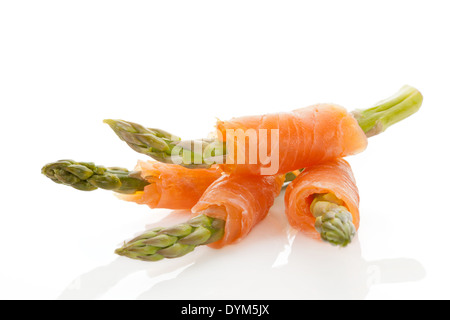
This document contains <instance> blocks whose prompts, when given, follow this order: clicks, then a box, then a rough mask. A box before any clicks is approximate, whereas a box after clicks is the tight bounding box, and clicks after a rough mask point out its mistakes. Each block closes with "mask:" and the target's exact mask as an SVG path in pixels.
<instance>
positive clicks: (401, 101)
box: [104, 86, 423, 168]
mask: <svg viewBox="0 0 450 320" xmlns="http://www.w3.org/2000/svg"><path fill="white" fill-rule="evenodd" d="M422 101H423V96H422V94H421V93H420V92H419V91H418V90H417V89H415V88H413V87H411V86H404V87H403V88H402V89H401V90H400V91H399V92H398V93H397V94H395V95H393V96H392V97H390V98H388V99H386V100H383V101H381V102H379V103H377V104H376V105H375V106H373V107H371V108H368V109H365V110H355V111H353V112H352V114H353V116H354V117H355V118H356V120H357V121H358V124H359V125H360V127H361V128H362V129H363V131H364V132H365V134H366V136H367V137H372V136H375V135H377V134H379V133H381V132H383V131H384V130H386V129H387V128H388V127H390V126H392V125H393V124H395V123H397V122H399V121H401V120H404V119H406V118H408V117H409V116H411V115H412V114H414V113H415V112H417V111H418V110H419V109H420V107H421V105H422ZM104 122H105V123H107V124H109V126H110V127H111V128H112V129H113V130H114V132H115V133H116V134H117V136H118V137H119V138H120V139H122V140H123V141H125V142H126V143H127V144H128V145H129V146H130V147H131V148H132V149H133V150H135V151H137V152H139V153H143V154H145V155H148V156H150V157H152V158H154V159H155V160H158V161H161V162H165V163H175V164H180V165H183V166H185V167H189V168H204V167H209V166H211V165H212V164H214V163H216V162H215V161H216V159H220V161H219V163H223V160H224V159H225V158H226V144H224V143H222V142H218V141H214V140H192V141H181V140H180V139H179V138H178V137H175V138H174V137H171V138H170V137H169V136H168V135H163V134H161V133H160V131H158V130H156V129H146V128H144V127H143V126H141V125H138V124H135V123H132V122H127V121H124V120H111V119H108V120H105V121H104ZM166 134H167V133H166Z"/></svg>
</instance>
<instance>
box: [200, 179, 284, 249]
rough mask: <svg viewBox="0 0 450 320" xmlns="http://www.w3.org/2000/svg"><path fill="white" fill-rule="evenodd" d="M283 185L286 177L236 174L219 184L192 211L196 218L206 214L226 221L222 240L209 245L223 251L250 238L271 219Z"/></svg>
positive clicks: (204, 195)
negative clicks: (259, 224)
mask: <svg viewBox="0 0 450 320" xmlns="http://www.w3.org/2000/svg"><path fill="white" fill-rule="evenodd" d="M283 182H284V176H253V177H245V176H241V175H233V174H232V175H224V176H222V177H221V178H220V179H219V180H217V181H215V182H214V183H213V184H212V185H211V186H210V187H209V188H208V189H207V190H206V191H205V193H204V194H203V196H202V197H201V198H200V200H199V201H198V203H197V204H196V205H195V206H194V207H193V208H192V212H193V213H194V214H195V215H199V214H204V215H206V216H208V217H211V218H214V219H220V220H223V221H225V228H224V235H223V237H222V239H220V240H219V241H216V242H214V243H211V244H209V246H210V247H212V248H215V249H219V248H222V247H223V246H225V245H229V244H232V243H235V242H238V241H239V240H241V239H242V238H244V237H245V236H247V235H248V233H249V232H250V231H251V230H252V229H253V227H254V226H255V225H256V224H258V223H259V222H260V221H261V220H263V219H264V218H265V217H266V216H267V214H268V212H269V210H270V208H271V207H272V206H273V203H274V201H275V198H276V197H277V196H278V195H279V194H280V192H281V188H282V186H283Z"/></svg>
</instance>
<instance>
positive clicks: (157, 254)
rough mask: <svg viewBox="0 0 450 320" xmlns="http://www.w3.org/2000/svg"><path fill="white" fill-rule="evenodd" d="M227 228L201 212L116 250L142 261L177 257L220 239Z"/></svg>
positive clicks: (148, 233) (146, 233)
mask: <svg viewBox="0 0 450 320" xmlns="http://www.w3.org/2000/svg"><path fill="white" fill-rule="evenodd" d="M224 229H225V221H223V220H220V219H214V218H211V217H208V216H206V215H199V216H197V217H195V218H193V219H191V220H189V221H187V222H186V223H183V224H179V225H176V226H174V227H169V228H155V229H152V230H149V231H147V232H145V233H143V234H142V235H140V236H138V237H137V238H134V239H133V240H131V241H129V242H128V243H125V244H124V245H123V247H122V248H120V249H117V250H116V253H117V254H118V255H120V256H126V257H128V258H132V259H137V260H142V261H158V260H161V259H164V258H178V257H181V256H184V255H185V254H187V253H189V252H191V251H193V250H194V249H195V248H196V247H197V246H200V245H206V244H209V243H213V242H216V241H218V240H220V239H221V238H222V237H223V234H224Z"/></svg>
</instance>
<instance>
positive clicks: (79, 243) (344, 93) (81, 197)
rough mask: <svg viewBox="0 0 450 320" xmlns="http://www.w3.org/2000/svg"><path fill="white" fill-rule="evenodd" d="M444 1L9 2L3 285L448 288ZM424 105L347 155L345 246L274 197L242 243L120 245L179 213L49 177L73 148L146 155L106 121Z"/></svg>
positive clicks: (68, 288) (272, 291) (120, 161)
mask: <svg viewBox="0 0 450 320" xmlns="http://www.w3.org/2000/svg"><path fill="white" fill-rule="evenodd" d="M449 9H450V7H449V2H448V1H428V2H424V1H383V0H381V1H377V2H373V3H371V4H368V2H366V1H283V2H279V1H277V2H275V1H273V2H270V1H227V2H226V3H219V2H212V1H170V2H159V1H158V2H156V1H155V2H151V1H136V2H133V3H132V4H131V3H130V4H125V2H117V1H92V0H91V1H77V2H67V1H8V2H6V1H3V2H1V3H0V106H1V110H2V125H1V126H0V136H1V142H2V149H1V150H2V156H1V157H0V163H1V167H2V175H1V178H2V181H1V183H0V193H1V195H2V201H0V243H1V254H0V298H3V299H18V298H20V299H22V298H25V299H57V298H61V299H71V298H77V299H78V298H80V299H119V298H121V299H178V298H182V299H202V298H212V299H216V298H217V299H218V298H223V299H240V298H246V299H259V298H263V299H299V298H308V299H312V298H319V299H326V298H356V299H448V298H450V293H449V290H448V287H449V284H450V273H449V272H448V270H450V257H449V254H448V245H447V243H448V230H447V227H448V226H449V225H450V209H449V206H448V205H447V203H446V200H447V198H448V192H449V190H450V189H449V186H448V181H449V179H450V174H449V170H448V163H449V160H450V159H449V138H450V135H449V131H448V121H449V118H450V111H449V110H450V106H449V98H448V92H449V88H450V81H449V77H448V75H449V74H450V63H449V60H448V59H449V57H450V43H449V42H448V41H447V40H446V39H448V30H450V20H449V19H448V12H449ZM406 83H407V84H410V85H412V86H415V87H417V88H418V89H420V90H421V91H422V93H423V95H424V97H425V101H424V105H423V107H422V110H420V112H419V113H418V114H416V115H414V116H413V117H411V118H410V119H408V120H406V121H405V122H404V123H401V124H398V125H396V126H395V127H393V128H391V129H389V130H388V131H386V132H385V133H383V134H382V135H380V136H379V137H374V138H371V140H370V143H369V147H368V149H367V150H366V151H365V152H364V153H361V154H359V155H357V156H354V157H351V158H349V161H350V163H351V164H352V166H353V169H354V172H355V176H356V179H357V181H358V186H359V189H360V191H361V218H362V223H361V229H360V230H359V234H358V238H357V239H356V240H355V242H354V243H353V244H352V245H351V246H349V247H348V248H346V249H337V248H334V247H331V246H328V245H326V244H324V243H321V242H315V241H311V240H309V239H307V238H305V237H304V236H302V235H301V234H298V233H296V232H295V231H293V230H291V229H290V228H289V226H288V224H287V220H286V219H285V217H284V213H283V210H284V208H283V198H282V196H281V197H280V198H279V199H277V202H276V204H275V206H274V207H273V208H272V210H271V212H270V214H269V216H268V217H267V219H266V220H264V221H263V222H262V223H261V224H260V225H258V226H257V227H256V228H255V229H254V230H253V232H252V233H251V234H250V235H249V237H248V238H246V239H245V240H244V241H242V242H241V243H239V244H237V245H233V246H230V247H227V248H224V249H222V250H213V249H210V248H206V247H203V248H199V249H198V250H197V251H195V252H194V253H192V254H190V255H188V256H186V257H184V258H182V259H178V260H167V261H161V262H158V263H143V262H137V261H131V260H127V259H125V258H119V257H116V256H115V255H114V254H113V252H114V249H115V248H117V247H118V246H120V244H121V241H123V240H125V239H130V238H131V237H133V235H135V234H137V233H139V232H141V231H143V230H145V229H146V228H147V227H152V226H156V225H170V224H172V223H175V222H179V221H183V220H184V219H185V213H184V214H183V213H180V212H177V213H171V212H170V211H168V210H154V211H150V210H149V209H148V208H146V207H143V206H137V205H134V204H130V203H125V202H121V201H119V200H118V199H115V198H114V196H112V195H111V194H109V193H108V192H106V191H98V192H92V193H83V192H77V191H76V190H73V189H71V188H66V187H64V186H60V185H56V184H53V183H52V182H51V181H49V180H48V179H46V178H45V177H43V176H42V175H41V174H40V169H41V167H42V166H43V165H44V164H45V163H47V162H50V161H55V160H58V159H61V158H72V159H74V160H79V161H95V162H96V163H98V164H104V165H106V166H123V167H129V168H132V167H133V166H134V165H135V163H136V160H137V159H145V156H143V155H138V154H136V153H134V152H133V151H132V150H130V149H128V148H127V146H126V145H124V144H123V143H122V142H121V141H118V139H117V138H116V137H115V136H114V134H113V133H112V132H111V131H110V130H109V128H108V127H107V126H106V125H104V124H102V119H104V118H123V119H127V120H131V121H136V122H140V123H143V124H146V125H148V126H152V127H161V128H165V129H167V130H168V131H172V132H174V133H176V134H178V135H180V136H183V137H185V138H187V139H190V138H197V137H201V136H205V135H206V134H207V133H208V132H209V131H211V130H212V128H213V125H214V122H215V117H219V118H221V119H228V118H231V117H233V116H241V115H248V114H261V113H267V112H278V111H288V110H291V109H295V108H299V107H303V106H307V105H310V104H313V103H317V102H335V103H338V104H341V105H344V106H346V107H347V108H348V110H353V109H355V108H364V107H369V106H370V105H372V104H373V103H375V102H376V101H378V100H380V99H383V98H385V97H387V96H389V95H390V94H393V93H394V92H395V91H396V90H397V89H399V88H400V87H401V86H402V85H403V84H406Z"/></svg>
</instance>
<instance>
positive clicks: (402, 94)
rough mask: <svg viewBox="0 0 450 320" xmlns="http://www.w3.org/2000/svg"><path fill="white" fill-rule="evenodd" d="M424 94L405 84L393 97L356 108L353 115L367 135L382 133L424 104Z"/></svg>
mask: <svg viewBox="0 0 450 320" xmlns="http://www.w3.org/2000/svg"><path fill="white" fill-rule="evenodd" d="M422 102H423V96H422V94H421V93H420V92H419V91H418V90H417V89H415V88H413V87H411V86H404V87H403V88H401V89H400V91H399V92H397V93H396V94H395V95H393V96H392V97H390V98H388V99H386V100H383V101H381V102H379V103H377V104H376V105H375V106H373V107H372V108H369V109H365V110H355V111H353V112H352V114H353V116H354V117H355V118H356V120H358V123H359V126H360V127H361V128H362V129H363V131H364V132H365V134H366V136H367V137H372V136H375V135H377V134H380V133H382V132H383V131H385V130H386V129H387V128H389V127H390V126H392V125H393V124H395V123H397V122H399V121H401V120H403V119H406V118H408V117H409V116H411V115H413V114H414V113H416V112H417V111H418V110H419V109H420V107H421V106H422Z"/></svg>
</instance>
